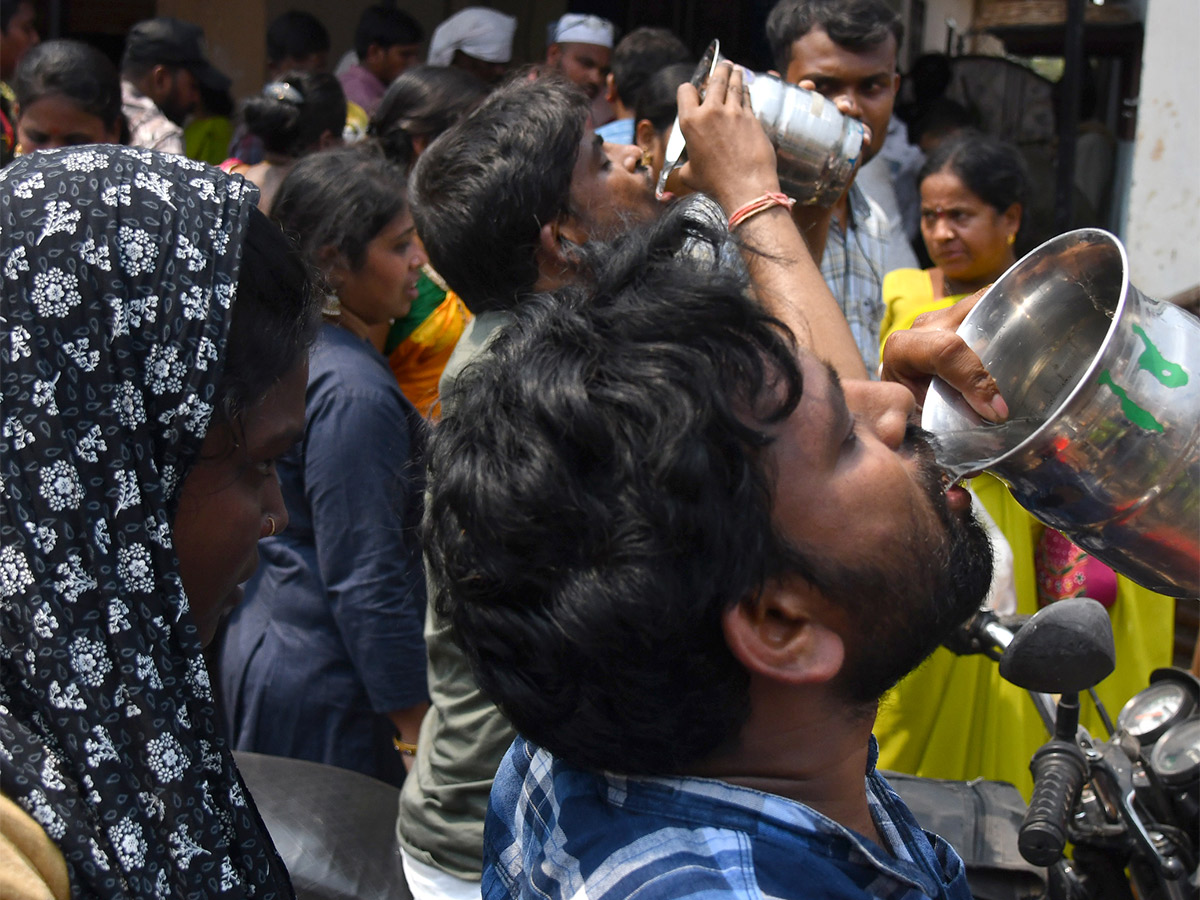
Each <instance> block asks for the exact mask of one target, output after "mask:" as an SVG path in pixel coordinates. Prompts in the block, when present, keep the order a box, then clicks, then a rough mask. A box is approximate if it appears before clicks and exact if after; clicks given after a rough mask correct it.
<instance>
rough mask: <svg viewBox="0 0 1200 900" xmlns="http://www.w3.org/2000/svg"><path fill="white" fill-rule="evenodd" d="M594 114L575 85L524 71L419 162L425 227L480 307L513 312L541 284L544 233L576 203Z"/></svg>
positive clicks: (458, 288)
mask: <svg viewBox="0 0 1200 900" xmlns="http://www.w3.org/2000/svg"><path fill="white" fill-rule="evenodd" d="M587 116H588V99H587V96H586V95H585V94H584V93H583V92H582V91H580V90H579V89H578V88H576V87H575V86H574V85H571V84H569V83H567V82H566V81H564V80H562V79H560V78H557V77H554V76H551V75H544V76H543V77H540V78H538V79H536V80H533V81H530V80H528V77H527V75H518V76H515V78H514V80H512V81H510V82H509V83H508V84H506V85H504V86H502V87H500V88H499V89H497V90H496V91H495V92H494V93H492V94H491V95H490V96H489V97H488V98H487V99H486V100H484V101H483V103H481V104H480V105H479V107H478V108H477V109H476V110H475V111H474V112H473V113H471V114H470V115H469V116H467V117H466V118H465V119H463V120H462V121H461V122H459V123H458V124H457V125H454V126H453V127H451V128H450V129H448V130H447V131H446V132H444V133H443V134H442V136H441V137H439V138H438V139H437V140H436V141H434V142H433V143H432V144H431V145H430V146H429V149H428V150H426V151H425V152H424V153H423V154H422V155H421V158H420V159H418V160H417V164H416V166H415V167H414V168H413V177H412V202H413V218H414V220H415V221H416V224H417V233H418V234H420V236H421V240H422V242H423V243H424V244H425V250H426V252H427V253H428V254H429V260H430V262H431V263H432V264H433V267H434V268H435V269H436V270H437V271H438V274H440V275H441V276H442V277H443V278H444V279H445V280H446V283H447V284H448V285H450V287H451V288H452V289H453V290H454V291H455V292H456V293H457V294H458V295H459V296H460V297H462V298H463V300H464V302H466V304H467V305H468V306H469V307H470V308H471V309H472V310H473V311H475V312H483V311H485V310H489V309H506V308H508V307H510V306H512V305H513V303H514V302H515V301H516V299H517V298H519V297H520V296H521V295H523V294H525V293H527V292H529V291H530V290H532V289H533V286H534V283H535V282H536V281H537V279H538V262H537V257H536V249H537V246H538V238H539V233H540V231H541V228H542V226H543V225H546V224H548V223H550V222H552V221H554V219H555V218H556V217H558V216H559V215H561V214H563V213H564V212H566V211H567V209H568V204H569V200H570V191H571V175H572V172H573V170H574V168H575V161H576V159H577V157H578V155H579V148H580V142H581V141H582V140H583V129H584V124H585V122H586V120H587Z"/></svg>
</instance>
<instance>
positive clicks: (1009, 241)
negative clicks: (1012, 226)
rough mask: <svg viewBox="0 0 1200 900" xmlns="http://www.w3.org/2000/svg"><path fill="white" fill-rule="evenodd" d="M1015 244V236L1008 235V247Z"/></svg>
mask: <svg viewBox="0 0 1200 900" xmlns="http://www.w3.org/2000/svg"><path fill="white" fill-rule="evenodd" d="M1016 242H1017V236H1016V235H1015V234H1010V235H1009V236H1008V245H1009V246H1010V247H1011V246H1012V245H1013V244H1015V243H1016Z"/></svg>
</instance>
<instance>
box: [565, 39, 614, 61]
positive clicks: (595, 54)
mask: <svg viewBox="0 0 1200 900" xmlns="http://www.w3.org/2000/svg"><path fill="white" fill-rule="evenodd" d="M559 46H560V47H562V52H563V53H564V54H571V55H573V56H587V57H590V58H592V59H594V60H602V61H607V60H608V57H609V55H610V54H611V53H612V51H611V50H609V49H608V47H605V46H604V45H603V44H584V43H582V42H580V41H567V42H566V43H562V44H559Z"/></svg>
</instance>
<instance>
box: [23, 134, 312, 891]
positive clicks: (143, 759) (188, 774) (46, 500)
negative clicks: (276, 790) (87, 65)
mask: <svg viewBox="0 0 1200 900" xmlns="http://www.w3.org/2000/svg"><path fill="white" fill-rule="evenodd" d="M255 196H256V194H255V191H254V188H253V187H251V186H249V185H248V184H246V183H245V182H243V181H242V180H241V179H240V178H239V177H238V176H230V175H226V174H224V173H222V172H220V171H218V170H216V169H212V168H209V167H208V166H205V165H202V164H200V163H196V162H193V161H191V160H189V159H185V158H183V157H178V156H168V155H165V154H157V153H151V152H148V151H142V150H134V149H130V148H125V147H107V146H106V147H101V146H89V147H77V148H67V149H64V150H58V151H51V152H42V153H35V154H33V155H32V156H29V157H23V158H21V159H18V160H17V161H16V162H15V163H13V164H12V165H11V166H9V167H8V168H6V169H4V170H3V171H0V285H2V286H3V287H2V294H0V297H2V303H0V388H2V395H0V789H2V790H3V793H4V794H5V795H6V796H8V797H10V798H11V799H13V800H15V801H16V802H17V803H19V804H20V805H21V806H22V807H23V808H24V809H25V810H27V811H28V812H29V813H30V815H32V816H33V818H34V819H36V820H37V821H38V822H39V823H40V824H41V826H42V828H43V829H45V831H46V833H47V834H48V835H49V836H50V838H51V839H53V840H54V841H55V843H56V844H57V845H58V846H59V848H60V849H61V850H62V852H63V855H64V857H65V859H66V861H67V866H68V872H69V876H70V880H71V886H72V891H73V893H74V895H75V896H86V897H91V896H98V897H105V898H107V897H196V898H200V897H204V898H208V897H244V896H254V897H291V896H292V889H291V886H290V884H289V882H288V879H287V874H286V872H285V871H284V868H283V865H282V863H281V862H280V860H279V857H278V855H277V854H276V853H275V850H274V847H273V846H272V844H271V841H270V838H269V837H268V835H267V833H266V829H265V828H264V826H263V824H262V821H261V819H260V818H259V816H258V814H257V812H256V811H255V809H254V807H253V805H252V804H251V803H250V802H249V800H248V799H247V797H246V795H245V792H244V789H243V787H242V782H241V779H240V778H239V776H238V774H237V770H236V768H235V766H234V763H233V759H232V757H231V755H230V752H229V748H228V747H227V745H226V742H225V740H224V738H223V737H222V734H221V727H220V725H219V724H218V718H217V715H216V713H215V710H214V707H213V695H212V688H211V686H210V683H209V676H208V672H207V670H206V668H205V665H204V661H203V659H202V657H201V652H200V651H201V648H200V641H199V637H198V634H197V631H196V628H195V627H194V626H193V625H192V623H191V621H190V617H188V616H187V615H186V611H187V597H186V595H185V593H184V590H183V587H182V585H181V583H180V579H179V572H178V569H179V565H178V561H177V559H176V555H175V551H174V549H173V547H172V543H171V541H172V533H171V521H172V518H173V516H174V512H175V505H176V502H177V500H178V494H179V487H180V484H181V481H182V479H183V478H184V476H185V475H186V473H187V471H188V469H189V467H190V465H191V463H192V461H193V459H194V457H195V455H196V453H197V451H198V449H199V447H200V444H201V441H202V440H203V437H204V433H205V431H206V429H207V427H208V422H209V417H210V415H211V413H212V405H211V404H212V401H213V399H214V395H215V391H216V386H217V382H218V379H219V377H220V374H221V361H222V356H223V350H224V346H225V340H226V335H227V332H228V328H229V320H230V308H231V304H232V303H233V301H234V295H235V292H236V287H237V272H238V266H239V264H240V260H241V243H242V236H243V233H244V230H245V228H246V223H247V220H248V217H249V210H250V207H251V205H252V204H253V202H254V198H255Z"/></svg>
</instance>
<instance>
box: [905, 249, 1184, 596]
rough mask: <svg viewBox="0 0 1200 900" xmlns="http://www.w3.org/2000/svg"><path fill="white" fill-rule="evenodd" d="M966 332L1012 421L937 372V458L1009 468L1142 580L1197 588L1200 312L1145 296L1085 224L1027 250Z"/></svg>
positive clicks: (1009, 474)
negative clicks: (982, 412)
mask: <svg viewBox="0 0 1200 900" xmlns="http://www.w3.org/2000/svg"><path fill="white" fill-rule="evenodd" d="M958 333H959V335H961V336H962V338H963V339H964V340H965V341H966V342H967V344H968V345H970V346H971V348H972V349H974V350H975V352H976V353H978V354H979V356H980V358H981V359H982V360H983V363H984V365H985V366H986V367H987V369H988V371H989V372H991V373H992V375H993V376H994V377H995V379H996V382H997V384H998V385H999V387H1000V393H1001V394H1002V395H1003V396H1004V398H1005V400H1006V401H1007V402H1008V406H1009V411H1010V418H1009V421H1008V423H1006V424H1004V425H1001V426H994V425H988V424H986V423H984V422H983V420H982V419H981V418H980V417H979V416H977V415H975V413H973V412H972V411H971V410H970V409H969V407H967V406H966V404H965V403H964V402H963V400H962V398H961V397H960V396H959V395H958V394H957V393H956V392H955V391H953V390H952V389H950V388H949V387H947V386H946V385H945V384H943V383H941V382H936V381H935V382H934V384H933V385H932V386H931V388H930V390H929V394H928V396H927V397H926V400H925V407H924V411H923V413H922V418H921V424H922V426H923V427H924V428H925V429H926V430H927V431H930V432H932V433H933V434H934V435H935V436H936V439H937V440H936V452H937V456H938V459H939V461H940V462H941V463H942V464H943V465H944V466H946V467H947V468H948V469H950V470H951V471H952V472H954V473H955V474H956V475H964V474H968V473H972V472H978V471H982V470H987V471H989V472H992V473H993V474H995V475H997V476H999V477H1000V478H1001V479H1003V480H1004V481H1005V482H1006V483H1007V484H1008V485H1009V486H1010V488H1011V489H1012V493H1013V496H1014V497H1016V499H1017V501H1018V502H1019V503H1020V504H1021V505H1022V506H1024V507H1025V508H1026V509H1028V510H1029V511H1030V512H1032V513H1033V514H1034V515H1035V516H1036V517H1037V518H1038V519H1040V520H1041V521H1042V522H1044V523H1046V524H1047V525H1050V526H1051V527H1053V528H1057V529H1059V530H1060V531H1062V532H1064V533H1065V534H1067V535H1068V536H1069V537H1070V538H1071V539H1072V540H1074V541H1075V542H1076V543H1077V544H1079V545H1080V546H1081V547H1083V548H1084V549H1085V550H1087V551H1088V552H1089V553H1091V554H1093V555H1094V556H1095V557H1096V558H1098V559H1100V560H1102V561H1104V562H1105V563H1107V564H1108V565H1110V566H1112V567H1113V568H1114V569H1116V570H1117V571H1118V572H1121V573H1122V574H1124V575H1127V576H1128V577H1129V578H1132V579H1133V580H1134V581H1136V582H1138V583H1139V584H1142V585H1144V586H1145V587H1148V588H1150V589H1152V590H1155V591H1158V592H1160V593H1164V594H1169V595H1172V596H1176V597H1184V596H1188V597H1195V596H1200V320H1197V319H1196V318H1195V317H1194V316H1192V315H1190V314H1189V313H1187V312H1184V311H1183V310H1181V309H1179V308H1178V307H1176V306H1173V305H1172V304H1169V303H1161V302H1159V301H1156V300H1152V299H1150V298H1149V297H1146V296H1145V295H1144V294H1142V293H1141V292H1140V291H1139V290H1138V289H1137V288H1135V287H1134V286H1133V285H1131V284H1130V283H1129V263H1128V260H1127V258H1126V255H1125V248H1124V247H1123V246H1122V245H1121V242H1120V241H1118V240H1117V239H1116V238H1115V237H1113V235H1111V234H1109V233H1108V232H1106V231H1101V230H1099V229H1094V228H1085V229H1080V230H1078V231H1072V232H1069V233H1067V234H1064V235H1061V236H1059V237H1057V238H1054V239H1053V240H1050V241H1048V242H1046V243H1045V244H1043V245H1042V246H1041V247H1038V248H1037V249H1036V250H1034V251H1033V252H1032V253H1030V254H1028V255H1027V256H1025V257H1024V258H1023V259H1021V260H1020V261H1019V262H1017V263H1016V264H1015V265H1014V266H1013V267H1012V268H1010V269H1009V270H1008V271H1007V272H1005V273H1004V275H1003V276H1001V278H1000V280H999V281H997V282H996V283H995V284H994V285H992V287H991V288H989V289H988V291H987V293H985V294H984V296H983V297H982V298H981V299H980V301H979V303H978V304H977V305H976V307H975V308H974V309H973V310H972V311H971V312H970V314H969V315H968V316H967V318H966V320H965V321H964V322H963V324H962V326H961V327H960V328H959V329H958Z"/></svg>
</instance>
